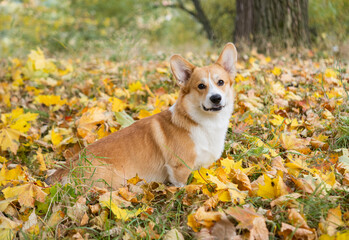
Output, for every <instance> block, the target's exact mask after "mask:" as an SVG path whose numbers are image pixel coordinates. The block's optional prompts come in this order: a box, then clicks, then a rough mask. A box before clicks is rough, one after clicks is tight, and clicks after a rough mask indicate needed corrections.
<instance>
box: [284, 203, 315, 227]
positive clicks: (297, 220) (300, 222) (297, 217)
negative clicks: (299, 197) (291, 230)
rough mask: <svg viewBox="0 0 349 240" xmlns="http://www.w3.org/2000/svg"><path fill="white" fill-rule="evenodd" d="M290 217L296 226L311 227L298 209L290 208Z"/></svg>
mask: <svg viewBox="0 0 349 240" xmlns="http://www.w3.org/2000/svg"><path fill="white" fill-rule="evenodd" d="M287 212H288V219H289V220H290V222H291V223H292V225H293V226H295V227H300V228H306V229H310V227H309V226H308V224H307V222H306V221H305V219H304V217H303V216H302V215H301V214H300V213H299V212H297V210H296V209H294V208H292V209H288V210H287Z"/></svg>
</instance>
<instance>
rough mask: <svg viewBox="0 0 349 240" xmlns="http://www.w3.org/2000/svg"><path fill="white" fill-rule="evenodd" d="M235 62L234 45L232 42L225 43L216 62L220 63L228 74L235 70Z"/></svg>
mask: <svg viewBox="0 0 349 240" xmlns="http://www.w3.org/2000/svg"><path fill="white" fill-rule="evenodd" d="M236 62H237V52H236V48H235V45H234V44H233V43H227V44H226V45H225V46H224V49H223V51H222V53H221V55H220V56H219V58H218V60H217V61H216V63H217V64H219V65H221V66H222V67H223V68H224V69H225V71H227V72H228V73H229V74H234V73H235V71H236V69H235V65H236Z"/></svg>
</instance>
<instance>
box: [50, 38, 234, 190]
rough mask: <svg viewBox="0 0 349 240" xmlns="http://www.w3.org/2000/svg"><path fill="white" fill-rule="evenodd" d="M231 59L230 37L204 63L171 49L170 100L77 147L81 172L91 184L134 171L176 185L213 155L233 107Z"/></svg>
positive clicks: (118, 182) (115, 180) (116, 183)
mask: <svg viewBox="0 0 349 240" xmlns="http://www.w3.org/2000/svg"><path fill="white" fill-rule="evenodd" d="M236 62H237V52H236V48H235V46H234V44H232V43H228V44H226V45H225V47H224V49H223V51H222V53H221V54H220V56H219V57H218V60H217V61H216V62H215V63H213V64H211V65H209V66H204V67H197V66H194V65H193V64H191V63H190V62H188V61H187V60H185V59H184V58H183V57H181V56H179V55H173V56H172V57H171V59H170V66H171V70H172V73H173V76H174V77H175V78H176V80H177V82H178V85H179V86H180V92H179V96H178V99H177V101H176V103H175V104H174V105H173V106H171V107H170V108H169V109H168V110H166V111H163V112H161V113H158V114H155V115H153V116H150V117H147V118H143V119H141V120H139V121H137V122H135V123H134V124H132V125H131V126H129V127H127V128H124V129H122V130H119V131H117V132H114V133H112V134H110V135H108V136H106V137H104V138H102V139H100V140H98V141H96V142H94V143H92V144H91V145H89V146H87V147H86V149H85V150H83V153H84V156H83V158H86V159H87V162H88V163H89V164H90V165H89V166H88V167H89V168H91V167H92V168H93V171H89V173H88V174H87V175H88V176H89V177H90V179H92V180H95V181H96V184H95V185H97V186H102V187H104V186H105V183H107V185H108V186H109V187H111V188H114V189H116V188H118V187H120V186H122V185H124V184H126V180H127V179H129V178H132V177H134V176H136V174H138V176H139V177H140V178H142V179H144V180H145V181H146V182H151V181H156V182H164V183H165V182H170V183H171V184H173V185H175V186H178V187H181V186H184V185H185V184H186V182H187V178H188V176H189V175H190V173H191V171H192V170H197V169H199V168H200V167H208V166H209V165H211V164H212V163H213V162H214V161H216V160H217V159H219V158H220V156H221V154H222V152H223V150H224V142H225V136H226V132H227V129H228V125H229V119H230V117H231V115H232V112H233V108H234V91H233V82H234V78H235V73H236V67H235V65H236ZM80 155H82V154H81V153H80ZM80 158H81V156H80ZM77 159H78V157H76V159H75V160H73V161H75V162H76V161H77ZM72 165H73V166H74V163H73V164H72ZM85 165H87V164H85ZM68 172H69V169H60V170H58V171H56V172H55V173H54V174H53V175H52V176H51V177H49V179H48V181H46V182H47V183H49V184H50V183H53V181H57V180H62V178H63V177H66V176H67V174H68ZM98 179H103V180H104V181H105V182H104V181H103V182H98V181H97V180H98Z"/></svg>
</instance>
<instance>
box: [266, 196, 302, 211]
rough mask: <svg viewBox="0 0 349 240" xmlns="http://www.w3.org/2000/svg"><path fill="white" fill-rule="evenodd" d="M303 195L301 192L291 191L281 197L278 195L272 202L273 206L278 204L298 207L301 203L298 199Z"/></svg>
mask: <svg viewBox="0 0 349 240" xmlns="http://www.w3.org/2000/svg"><path fill="white" fill-rule="evenodd" d="M301 196H302V195H301V194H299V193H290V194H287V195H283V196H281V197H278V198H277V199H275V200H273V201H272V202H271V203H270V206H271V207H274V206H276V205H278V206H287V207H290V208H294V207H298V206H299V203H298V202H297V201H296V199H297V198H299V197H301Z"/></svg>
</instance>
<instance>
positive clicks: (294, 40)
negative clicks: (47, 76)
mask: <svg viewBox="0 0 349 240" xmlns="http://www.w3.org/2000/svg"><path fill="white" fill-rule="evenodd" d="M348 13H349V1H348V0H334V1H333V0H332V1H331V0H309V1H308V0H279V1H275V0H152V1H151V0H141V1H140V0H0V54H1V57H8V56H16V57H21V56H24V55H26V54H28V53H29V51H30V49H35V48H37V47H40V48H42V49H44V50H45V51H48V52H49V53H50V54H51V55H52V54H53V55H59V54H67V53H69V54H71V55H78V56H80V55H83V54H86V53H89V54H100V55H104V56H106V57H107V58H110V59H112V60H122V59H123V58H129V57H130V56H131V57H137V56H145V57H146V56H149V55H151V54H154V53H157V54H161V53H162V52H168V51H173V50H174V49H176V52H184V51H188V50H189V51H193V52H194V51H200V50H201V51H202V49H205V51H210V49H213V48H215V47H217V46H222V45H223V44H225V43H226V42H229V41H230V42H235V43H236V45H237V47H238V48H239V51H250V50H251V49H255V50H258V51H259V52H262V53H266V54H277V53H280V52H282V50H284V49H286V50H292V51H295V52H297V51H302V49H304V48H309V49H313V50H315V52H319V53H320V54H322V55H326V56H331V55H338V56H340V57H341V58H348V55H349V38H348V35H349V34H348V33H349V14H348Z"/></svg>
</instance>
